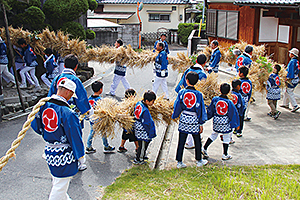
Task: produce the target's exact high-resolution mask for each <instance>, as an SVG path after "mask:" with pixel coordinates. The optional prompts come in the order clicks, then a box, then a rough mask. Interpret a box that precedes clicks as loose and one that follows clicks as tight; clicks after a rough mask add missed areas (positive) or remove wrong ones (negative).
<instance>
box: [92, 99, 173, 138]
mask: <svg viewBox="0 0 300 200" xmlns="http://www.w3.org/2000/svg"><path fill="white" fill-rule="evenodd" d="M140 100H141V98H139V97H131V98H128V99H124V100H122V101H121V102H118V101H116V100H114V99H111V98H104V99H102V100H99V101H98V102H97V105H96V107H95V112H94V115H93V116H92V120H93V121H94V126H93V129H94V130H95V135H101V136H106V137H110V138H114V137H115V131H114V130H115V128H116V126H119V127H122V128H124V129H126V130H131V129H132V126H133V123H134V116H133V113H134V107H135V105H136V103H137V102H138V101H140ZM149 111H150V114H151V116H152V118H153V120H154V122H155V123H156V124H158V123H161V122H163V123H167V124H168V123H170V121H171V116H172V113H173V102H170V101H167V100H165V99H164V98H163V96H161V97H158V98H157V99H156V101H155V103H154V104H153V106H150V107H149Z"/></svg>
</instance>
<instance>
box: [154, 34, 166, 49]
mask: <svg viewBox="0 0 300 200" xmlns="http://www.w3.org/2000/svg"><path fill="white" fill-rule="evenodd" d="M166 39H167V35H166V34H165V33H162V34H161V35H160V40H157V41H156V42H155V43H154V50H153V52H155V50H157V49H156V46H157V43H159V42H162V43H163V44H164V49H163V50H164V51H165V52H166V53H167V54H169V53H170V51H169V46H168V43H167V41H166Z"/></svg>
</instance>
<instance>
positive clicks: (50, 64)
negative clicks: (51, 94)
mask: <svg viewBox="0 0 300 200" xmlns="http://www.w3.org/2000/svg"><path fill="white" fill-rule="evenodd" d="M44 53H45V57H46V61H45V62H44V67H45V69H46V73H45V74H43V75H42V76H41V79H42V80H43V81H44V83H45V84H46V85H47V86H48V88H50V86H51V82H52V80H53V79H54V78H55V77H56V76H57V75H58V74H59V71H58V67H57V63H56V59H55V56H54V55H53V51H52V49H50V48H46V49H45V51H44Z"/></svg>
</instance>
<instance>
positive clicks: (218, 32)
mask: <svg viewBox="0 0 300 200" xmlns="http://www.w3.org/2000/svg"><path fill="white" fill-rule="evenodd" d="M299 13H300V1H298V0H235V1H234V0H208V10H207V13H206V15H207V16H206V17H207V25H206V30H207V35H208V36H209V40H210V41H211V40H214V39H218V40H219V42H220V45H222V46H229V45H231V44H234V43H237V42H238V41H245V42H247V43H249V44H255V45H261V44H265V45H266V53H267V55H272V58H273V59H274V60H275V61H277V62H279V63H284V64H287V62H288V59H289V58H288V51H289V50H290V49H291V48H293V47H297V48H298V49H300V15H299Z"/></svg>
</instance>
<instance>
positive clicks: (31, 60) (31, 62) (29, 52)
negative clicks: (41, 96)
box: [18, 38, 56, 94]
mask: <svg viewBox="0 0 300 200" xmlns="http://www.w3.org/2000/svg"><path fill="white" fill-rule="evenodd" d="M18 44H19V45H20V47H21V48H23V51H24V57H23V58H24V61H25V63H26V67H24V68H23V69H21V71H20V76H21V79H22V84H21V85H20V88H27V84H26V76H25V73H26V72H29V73H30V76H31V79H32V80H33V82H34V86H35V88H36V89H37V90H40V89H41V86H40V84H39V81H38V79H37V77H36V76H35V68H36V67H37V66H38V63H37V61H36V59H37V56H36V55H35V53H34V51H33V49H32V48H31V46H30V45H29V44H27V43H26V41H25V40H24V39H23V38H21V39H19V40H18ZM54 94H56V93H54Z"/></svg>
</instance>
